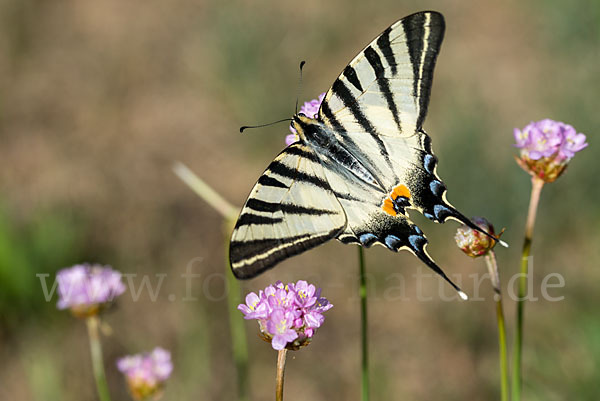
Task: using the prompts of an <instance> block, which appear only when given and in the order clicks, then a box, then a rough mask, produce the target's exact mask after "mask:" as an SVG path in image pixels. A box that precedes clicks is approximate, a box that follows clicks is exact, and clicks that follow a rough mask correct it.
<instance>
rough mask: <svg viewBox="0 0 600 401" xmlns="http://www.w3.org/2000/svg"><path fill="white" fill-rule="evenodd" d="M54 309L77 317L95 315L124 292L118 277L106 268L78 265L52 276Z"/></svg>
mask: <svg viewBox="0 0 600 401" xmlns="http://www.w3.org/2000/svg"><path fill="white" fill-rule="evenodd" d="M56 280H57V282H58V303H57V304H56V306H57V308H58V309H70V310H71V312H72V313H73V314H75V315H76V316H79V317H87V316H91V315H95V314H97V313H98V312H99V311H100V310H101V309H103V308H104V307H106V306H107V305H109V304H110V303H112V302H113V300H114V299H115V298H116V297H118V296H119V295H121V294H122V293H124V292H125V284H123V282H122V281H121V273H120V272H118V271H116V270H113V269H112V268H111V267H110V266H102V265H98V264H94V265H91V264H87V263H86V264H81V265H75V266H73V267H70V268H66V269H62V270H60V271H59V272H58V273H57V274H56Z"/></svg>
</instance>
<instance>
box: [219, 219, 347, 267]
mask: <svg viewBox="0 0 600 401" xmlns="http://www.w3.org/2000/svg"><path fill="white" fill-rule="evenodd" d="M341 230H343V228H342V229H339V228H336V229H333V230H331V231H330V232H328V233H326V234H321V235H314V234H302V235H298V236H293V237H286V238H267V239H260V240H253V241H239V242H237V241H231V244H230V246H229V259H230V261H231V266H232V267H233V269H232V270H233V274H234V275H235V277H237V278H238V279H249V278H253V277H255V276H257V275H258V274H260V273H262V272H263V271H265V270H267V269H269V268H271V267H273V266H275V265H276V264H277V263H279V262H281V261H282V260H285V259H287V258H289V257H291V256H294V255H297V254H299V253H302V252H304V251H307V250H309V249H312V248H314V247H316V246H318V245H321V244H323V243H324V242H327V241H329V240H330V239H333V238H335V237H336V236H337V235H338V234H339V233H340V231H341ZM257 249H266V250H267V251H265V252H263V253H257V252H256V250H257ZM248 261H250V262H248ZM242 262H246V263H244V264H243V268H241V267H242V266H239V264H240V263H242Z"/></svg>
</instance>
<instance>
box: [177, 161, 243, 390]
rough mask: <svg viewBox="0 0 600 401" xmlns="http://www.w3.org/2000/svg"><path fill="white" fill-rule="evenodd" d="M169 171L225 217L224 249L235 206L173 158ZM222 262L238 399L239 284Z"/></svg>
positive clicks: (240, 387) (240, 359)
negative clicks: (226, 289) (173, 162)
mask: <svg viewBox="0 0 600 401" xmlns="http://www.w3.org/2000/svg"><path fill="white" fill-rule="evenodd" d="M173 172H174V173H175V175H177V177H179V178H180V179H181V180H182V181H183V182H184V183H185V184H186V185H187V186H188V187H190V189H191V190H192V191H194V192H195V193H196V194H197V195H198V196H199V197H201V198H202V199H203V200H204V201H206V203H208V204H209V205H210V206H212V207H213V208H214V209H215V210H216V211H217V212H218V213H219V214H220V215H221V216H223V218H224V219H225V224H224V227H223V231H224V242H225V249H228V246H229V234H230V233H231V230H232V229H233V225H234V224H235V219H236V217H237V215H238V209H237V208H236V207H235V206H233V205H232V204H231V203H229V202H228V201H227V200H226V199H225V198H223V197H222V196H221V195H220V194H219V193H218V192H217V191H215V190H214V189H212V188H211V187H210V186H209V185H208V184H207V183H205V182H204V181H203V180H202V179H201V178H200V177H198V176H197V175H196V174H194V172H193V171H192V170H190V169H189V168H187V167H186V166H185V165H184V164H182V163H180V162H176V163H175V164H174V165H173ZM224 266H225V277H226V280H227V288H228V291H227V310H228V315H229V316H228V317H229V327H230V330H231V333H230V334H231V348H232V352H233V361H234V364H235V367H236V373H237V385H238V399H239V400H240V401H245V400H247V399H248V347H247V344H246V331H245V328H244V322H243V320H242V319H239V318H238V316H237V313H236V311H237V306H238V304H239V303H240V302H241V295H240V294H241V293H240V284H239V282H238V281H237V280H236V279H235V277H234V276H233V274H232V273H231V271H230V269H229V256H227V257H226V259H225V264H224Z"/></svg>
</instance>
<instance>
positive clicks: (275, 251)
mask: <svg viewBox="0 0 600 401" xmlns="http://www.w3.org/2000/svg"><path fill="white" fill-rule="evenodd" d="M345 226H346V215H345V213H344V210H343V208H342V206H341V205H340V203H339V201H338V199H337V198H336V196H335V194H334V193H333V192H332V190H331V188H330V186H329V183H328V182H327V180H326V179H325V175H324V172H323V167H322V166H321V164H320V162H319V159H318V158H317V156H316V155H315V153H314V152H313V151H312V150H311V149H310V148H309V147H308V146H306V145H303V144H300V143H295V144H292V145H290V146H289V147H287V148H286V149H284V150H283V151H282V152H281V153H280V154H279V156H277V157H276V158H275V160H274V161H273V162H272V163H271V164H270V165H269V167H268V168H267V170H266V171H265V172H264V173H263V175H262V176H261V177H260V178H259V180H258V182H257V183H256V185H255V186H254V188H253V189H252V192H251V193H250V196H249V197H248V200H247V201H246V204H245V205H244V207H243V209H242V211H241V213H240V216H239V218H238V221H237V223H236V226H235V229H234V231H233V235H232V239H231V243H230V248H229V257H230V261H231V266H232V269H233V272H234V274H235V276H236V277H238V278H250V277H254V276H256V275H257V274H259V273H260V272H262V271H264V270H266V269H268V268H270V267H272V266H273V265H275V264H276V263H278V262H280V261H281V260H283V259H286V258H288V257H290V256H293V255H296V254H298V253H300V252H303V251H305V250H308V249H310V248H314V247H315V246H317V245H320V244H322V243H324V242H327V241H329V240H330V239H332V238H335V237H336V236H337V235H338V234H339V233H340V232H341V231H343V229H344V228H345Z"/></svg>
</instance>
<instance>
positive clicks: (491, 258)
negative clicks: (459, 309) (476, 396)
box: [485, 251, 508, 401]
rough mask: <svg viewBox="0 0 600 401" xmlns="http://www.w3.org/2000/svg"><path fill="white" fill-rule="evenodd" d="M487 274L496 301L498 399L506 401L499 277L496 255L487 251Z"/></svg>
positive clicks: (504, 348)
mask: <svg viewBox="0 0 600 401" xmlns="http://www.w3.org/2000/svg"><path fill="white" fill-rule="evenodd" d="M485 262H486V264H487V267H488V272H489V273H490V276H491V278H492V286H493V287H494V300H495V301H496V320H497V322H498V345H499V348H500V399H501V400H502V401H508V358H507V355H506V327H505V325H504V310H503V308H502V289H501V288H502V287H501V286H500V275H499V273H498V263H497V262H496V254H495V253H494V251H489V252H488V253H487V254H486V255H485Z"/></svg>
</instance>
